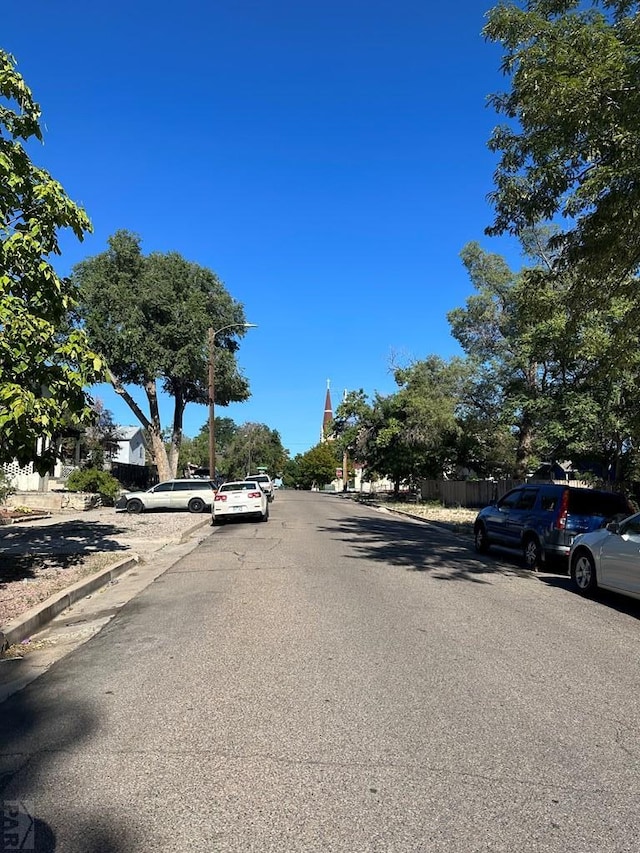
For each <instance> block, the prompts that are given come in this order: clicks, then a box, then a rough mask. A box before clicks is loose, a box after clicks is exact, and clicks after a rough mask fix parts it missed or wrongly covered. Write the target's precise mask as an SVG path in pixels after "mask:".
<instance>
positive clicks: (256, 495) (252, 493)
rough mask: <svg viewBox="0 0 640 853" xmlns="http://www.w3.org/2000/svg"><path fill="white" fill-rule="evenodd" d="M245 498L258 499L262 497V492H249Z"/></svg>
mask: <svg viewBox="0 0 640 853" xmlns="http://www.w3.org/2000/svg"><path fill="white" fill-rule="evenodd" d="M247 497H250V498H260V497H262V492H249V494H248V495H247Z"/></svg>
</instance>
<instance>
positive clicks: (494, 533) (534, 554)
mask: <svg viewBox="0 0 640 853" xmlns="http://www.w3.org/2000/svg"><path fill="white" fill-rule="evenodd" d="M632 512H633V510H632V508H631V506H630V504H629V503H628V501H627V499H626V498H625V497H624V495H620V494H616V493H613V492H602V491H598V490H597V489H580V488H576V487H575V486H564V485H553V484H545V483H527V484H526V485H523V486H518V487H517V488H515V489H512V490H511V491H510V492H507V493H506V495H503V497H501V498H500V500H499V501H497V502H496V503H495V504H492V505H491V506H487V507H485V508H484V509H482V510H480V512H479V513H478V515H477V517H476V520H475V523H474V528H473V531H474V542H475V547H476V551H479V552H480V553H485V552H486V551H488V550H489V548H490V547H491V545H500V546H502V547H503V548H513V549H517V550H519V551H522V554H523V557H524V561H525V565H526V566H527V568H529V569H533V570H535V569H539V568H541V566H542V564H543V563H544V562H545V561H546V560H547V559H549V558H550V557H567V556H568V555H569V549H570V548H571V543H572V542H573V540H574V539H575V537H576V536H577V535H578V534H579V533H587V532H589V531H591V530H597V529H598V528H599V527H603V526H604V525H605V524H607V523H608V522H609V521H617V520H620V519H622V518H626V517H627V516H628V515H631V513H632Z"/></svg>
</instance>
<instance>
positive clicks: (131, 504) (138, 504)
mask: <svg viewBox="0 0 640 853" xmlns="http://www.w3.org/2000/svg"><path fill="white" fill-rule="evenodd" d="M143 509H144V504H143V503H142V501H140V500H138V498H131V500H130V501H127V512H142V510H143Z"/></svg>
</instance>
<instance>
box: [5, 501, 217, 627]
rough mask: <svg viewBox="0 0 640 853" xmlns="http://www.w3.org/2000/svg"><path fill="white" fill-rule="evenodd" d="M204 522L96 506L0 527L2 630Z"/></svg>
mask: <svg viewBox="0 0 640 853" xmlns="http://www.w3.org/2000/svg"><path fill="white" fill-rule="evenodd" d="M208 520H209V516H208V514H207V513H203V514H202V515H194V514H192V513H189V512H154V513H141V514H140V515H129V514H128V513H116V512H115V510H114V509H113V508H107V507H100V508H98V509H92V510H88V511H86V512H82V511H78V512H64V513H62V514H58V515H55V516H52V517H51V518H48V519H43V520H40V521H23V522H20V523H17V524H12V525H7V526H3V527H0V628H1V627H2V626H3V625H6V624H7V623H8V622H10V621H11V620H13V619H15V618H16V617H18V616H20V615H21V614H22V613H24V612H25V611H26V610H28V609H29V608H31V607H33V606H35V605H36V604H39V603H40V602H42V601H44V600H45V599H47V598H49V596H51V595H53V594H54V593H56V592H59V591H60V590H62V589H65V588H66V587H68V586H71V584H74V583H76V582H77V581H79V580H81V579H82V578H83V577H86V576H87V575H90V574H94V573H95V572H97V571H100V570H101V569H104V568H106V567H107V566H109V565H112V564H113V563H116V562H118V561H119V560H122V559H125V558H126V557H127V556H130V555H131V554H133V553H137V554H139V555H140V556H141V557H142V558H143V559H144V557H145V556H146V555H149V554H150V553H154V552H155V551H158V550H159V549H160V548H162V547H163V546H164V545H166V544H168V543H169V542H177V541H179V540H180V539H181V537H182V536H183V535H185V534H186V533H187V532H188V531H189V530H191V529H192V528H193V527H195V526H196V525H199V524H201V523H202V522H205V523H206V522H208Z"/></svg>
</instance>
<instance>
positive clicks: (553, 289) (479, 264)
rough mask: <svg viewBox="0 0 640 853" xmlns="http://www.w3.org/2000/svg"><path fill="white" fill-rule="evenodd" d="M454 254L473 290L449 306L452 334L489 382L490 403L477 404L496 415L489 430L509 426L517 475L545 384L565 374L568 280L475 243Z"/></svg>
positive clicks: (531, 451) (543, 408)
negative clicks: (523, 267)
mask: <svg viewBox="0 0 640 853" xmlns="http://www.w3.org/2000/svg"><path fill="white" fill-rule="evenodd" d="M461 254H462V260H463V263H464V265H465V267H466V268H467V271H468V273H469V277H470V279H471V282H472V284H473V285H474V287H475V289H476V293H475V294H473V295H472V296H470V297H469V298H468V299H467V301H466V305H465V307H464V308H456V309H454V310H453V311H451V312H449V314H448V319H449V323H450V325H451V329H452V334H453V336H454V337H455V338H456V340H458V342H459V343H460V345H461V346H462V348H463V350H464V351H465V352H466V353H467V356H468V357H469V358H470V360H471V364H472V365H473V366H474V367H475V370H476V374H477V381H476V388H480V387H483V388H484V389H485V390H487V389H491V387H493V389H494V390H493V392H492V393H491V398H492V400H493V405H492V406H491V408H488V407H486V408H485V409H484V412H482V410H480V412H481V414H482V417H483V418H486V415H487V414H491V415H492V416H493V418H495V420H494V429H496V431H500V432H501V433H503V431H504V429H505V427H506V428H507V429H512V430H514V431H515V434H516V437H517V448H516V459H515V469H516V471H515V473H517V474H518V475H519V476H523V475H524V474H525V473H526V472H527V471H528V470H529V468H530V467H531V466H532V464H535V461H536V452H537V447H536V438H537V435H538V429H539V426H540V423H541V422H542V421H543V419H544V417H545V416H546V415H548V413H549V405H548V398H549V394H550V390H551V389H552V388H553V386H554V383H555V382H556V380H557V377H558V375H561V374H562V371H563V370H564V372H565V373H564V375H566V367H567V361H568V356H567V357H563V348H564V347H566V343H567V336H566V331H567V323H568V319H567V316H568V315H567V303H566V292H567V288H566V287H565V286H564V282H563V280H562V279H558V278H556V277H554V276H553V275H551V274H550V273H549V274H548V275H545V272H544V270H543V269H542V268H540V269H538V270H535V271H533V270H530V271H529V274H524V273H522V274H519V273H515V272H513V271H511V270H510V269H509V267H508V265H507V263H506V261H505V260H504V258H502V257H500V256H499V255H495V254H491V253H488V252H485V251H484V250H483V249H482V248H481V247H480V246H479V244H478V243H469V244H468V245H467V246H465V247H464V249H463V250H462V253H461ZM484 399H485V401H486V400H487V397H486V396H485V398H484ZM485 423H486V420H485ZM487 425H488V426H489V428H490V425H491V420H489V422H488V424H487Z"/></svg>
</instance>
